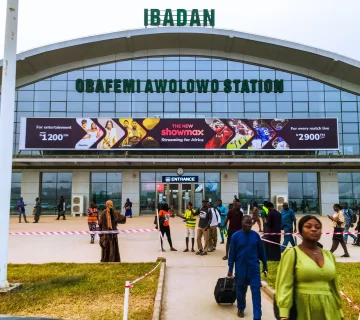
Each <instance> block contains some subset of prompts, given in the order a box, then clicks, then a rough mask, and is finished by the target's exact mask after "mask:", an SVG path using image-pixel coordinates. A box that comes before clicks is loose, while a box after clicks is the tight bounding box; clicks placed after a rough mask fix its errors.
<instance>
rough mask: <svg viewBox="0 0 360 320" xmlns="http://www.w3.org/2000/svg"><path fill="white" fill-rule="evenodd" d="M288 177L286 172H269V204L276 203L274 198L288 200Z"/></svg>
mask: <svg viewBox="0 0 360 320" xmlns="http://www.w3.org/2000/svg"><path fill="white" fill-rule="evenodd" d="M288 193H289V188H288V175H287V171H286V170H271V171H270V199H269V200H270V202H272V203H274V204H275V202H276V196H277V195H279V196H286V198H287V199H288V198H289V196H288Z"/></svg>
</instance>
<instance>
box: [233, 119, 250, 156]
mask: <svg viewBox="0 0 360 320" xmlns="http://www.w3.org/2000/svg"><path fill="white" fill-rule="evenodd" d="M247 131H248V128H247V127H246V126H245V125H244V124H243V123H242V121H241V120H238V122H237V126H236V141H237V142H238V146H239V149H240V148H241V147H242V146H243V145H244V144H245V143H246V141H247V139H246V132H247Z"/></svg>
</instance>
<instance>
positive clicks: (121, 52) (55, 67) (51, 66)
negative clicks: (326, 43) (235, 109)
mask: <svg viewBox="0 0 360 320" xmlns="http://www.w3.org/2000/svg"><path fill="white" fill-rule="evenodd" d="M164 55H187V56H188V55H192V56H207V57H216V58H224V59H230V60H235V61H244V62H248V63H252V64H257V65H262V66H266V67H270V68H276V69H279V70H284V71H288V72H292V73H296V74H299V75H303V76H306V77H309V78H313V79H316V80H319V81H322V82H325V83H328V84H330V85H332V86H335V87H338V88H340V89H344V90H347V91H350V92H353V93H357V94H360V62H359V61H356V60H353V59H350V58H347V57H344V56H341V55H338V54H335V53H331V52H327V51H324V50H321V49H316V48H313V47H308V46H304V45H301V44H297V43H293V42H288V41H283V40H277V39H272V38H268V37H263V36H257V35H252V34H248V33H243V32H237V31H230V30H221V29H214V28H201V27H161V28H147V29H138V30H130V31H121V32H114V33H109V34H104V35H98V36H91V37H86V38H81V39H75V40H71V41H65V42H60V43H56V44H52V45H48V46H44V47H41V48H37V49H33V50H29V51H26V52H23V53H20V54H18V56H17V60H18V62H17V82H16V85H17V87H20V86H23V85H26V84H29V83H32V82H35V81H38V80H40V79H44V78H47V77H50V76H53V75H56V74H60V73H63V72H66V71H70V70H74V69H78V68H84V67H89V66H93V65H99V64H104V63H111V62H115V61H119V60H126V59H132V58H142V57H149V56H164ZM1 66H2V61H0V69H2V67H1Z"/></svg>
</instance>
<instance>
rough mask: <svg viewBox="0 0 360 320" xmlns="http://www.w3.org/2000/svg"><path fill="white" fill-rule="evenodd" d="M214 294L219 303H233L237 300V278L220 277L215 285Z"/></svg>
mask: <svg viewBox="0 0 360 320" xmlns="http://www.w3.org/2000/svg"><path fill="white" fill-rule="evenodd" d="M214 296H215V300H216V302H217V303H218V304H220V303H230V304H233V303H234V302H235V301H236V284H235V278H219V279H218V281H217V283H216V286H215V290H214Z"/></svg>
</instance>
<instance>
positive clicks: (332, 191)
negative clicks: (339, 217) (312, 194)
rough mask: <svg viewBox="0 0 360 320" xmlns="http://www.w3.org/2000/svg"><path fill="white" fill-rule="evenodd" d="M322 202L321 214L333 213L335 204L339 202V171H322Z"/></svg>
mask: <svg viewBox="0 0 360 320" xmlns="http://www.w3.org/2000/svg"><path fill="white" fill-rule="evenodd" d="M319 179H320V203H321V211H320V212H321V215H323V216H326V215H328V214H330V215H331V214H333V211H334V210H333V205H334V204H335V203H339V183H338V172H337V171H336V170H332V172H331V173H330V171H329V170H325V171H320V178H319Z"/></svg>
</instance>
